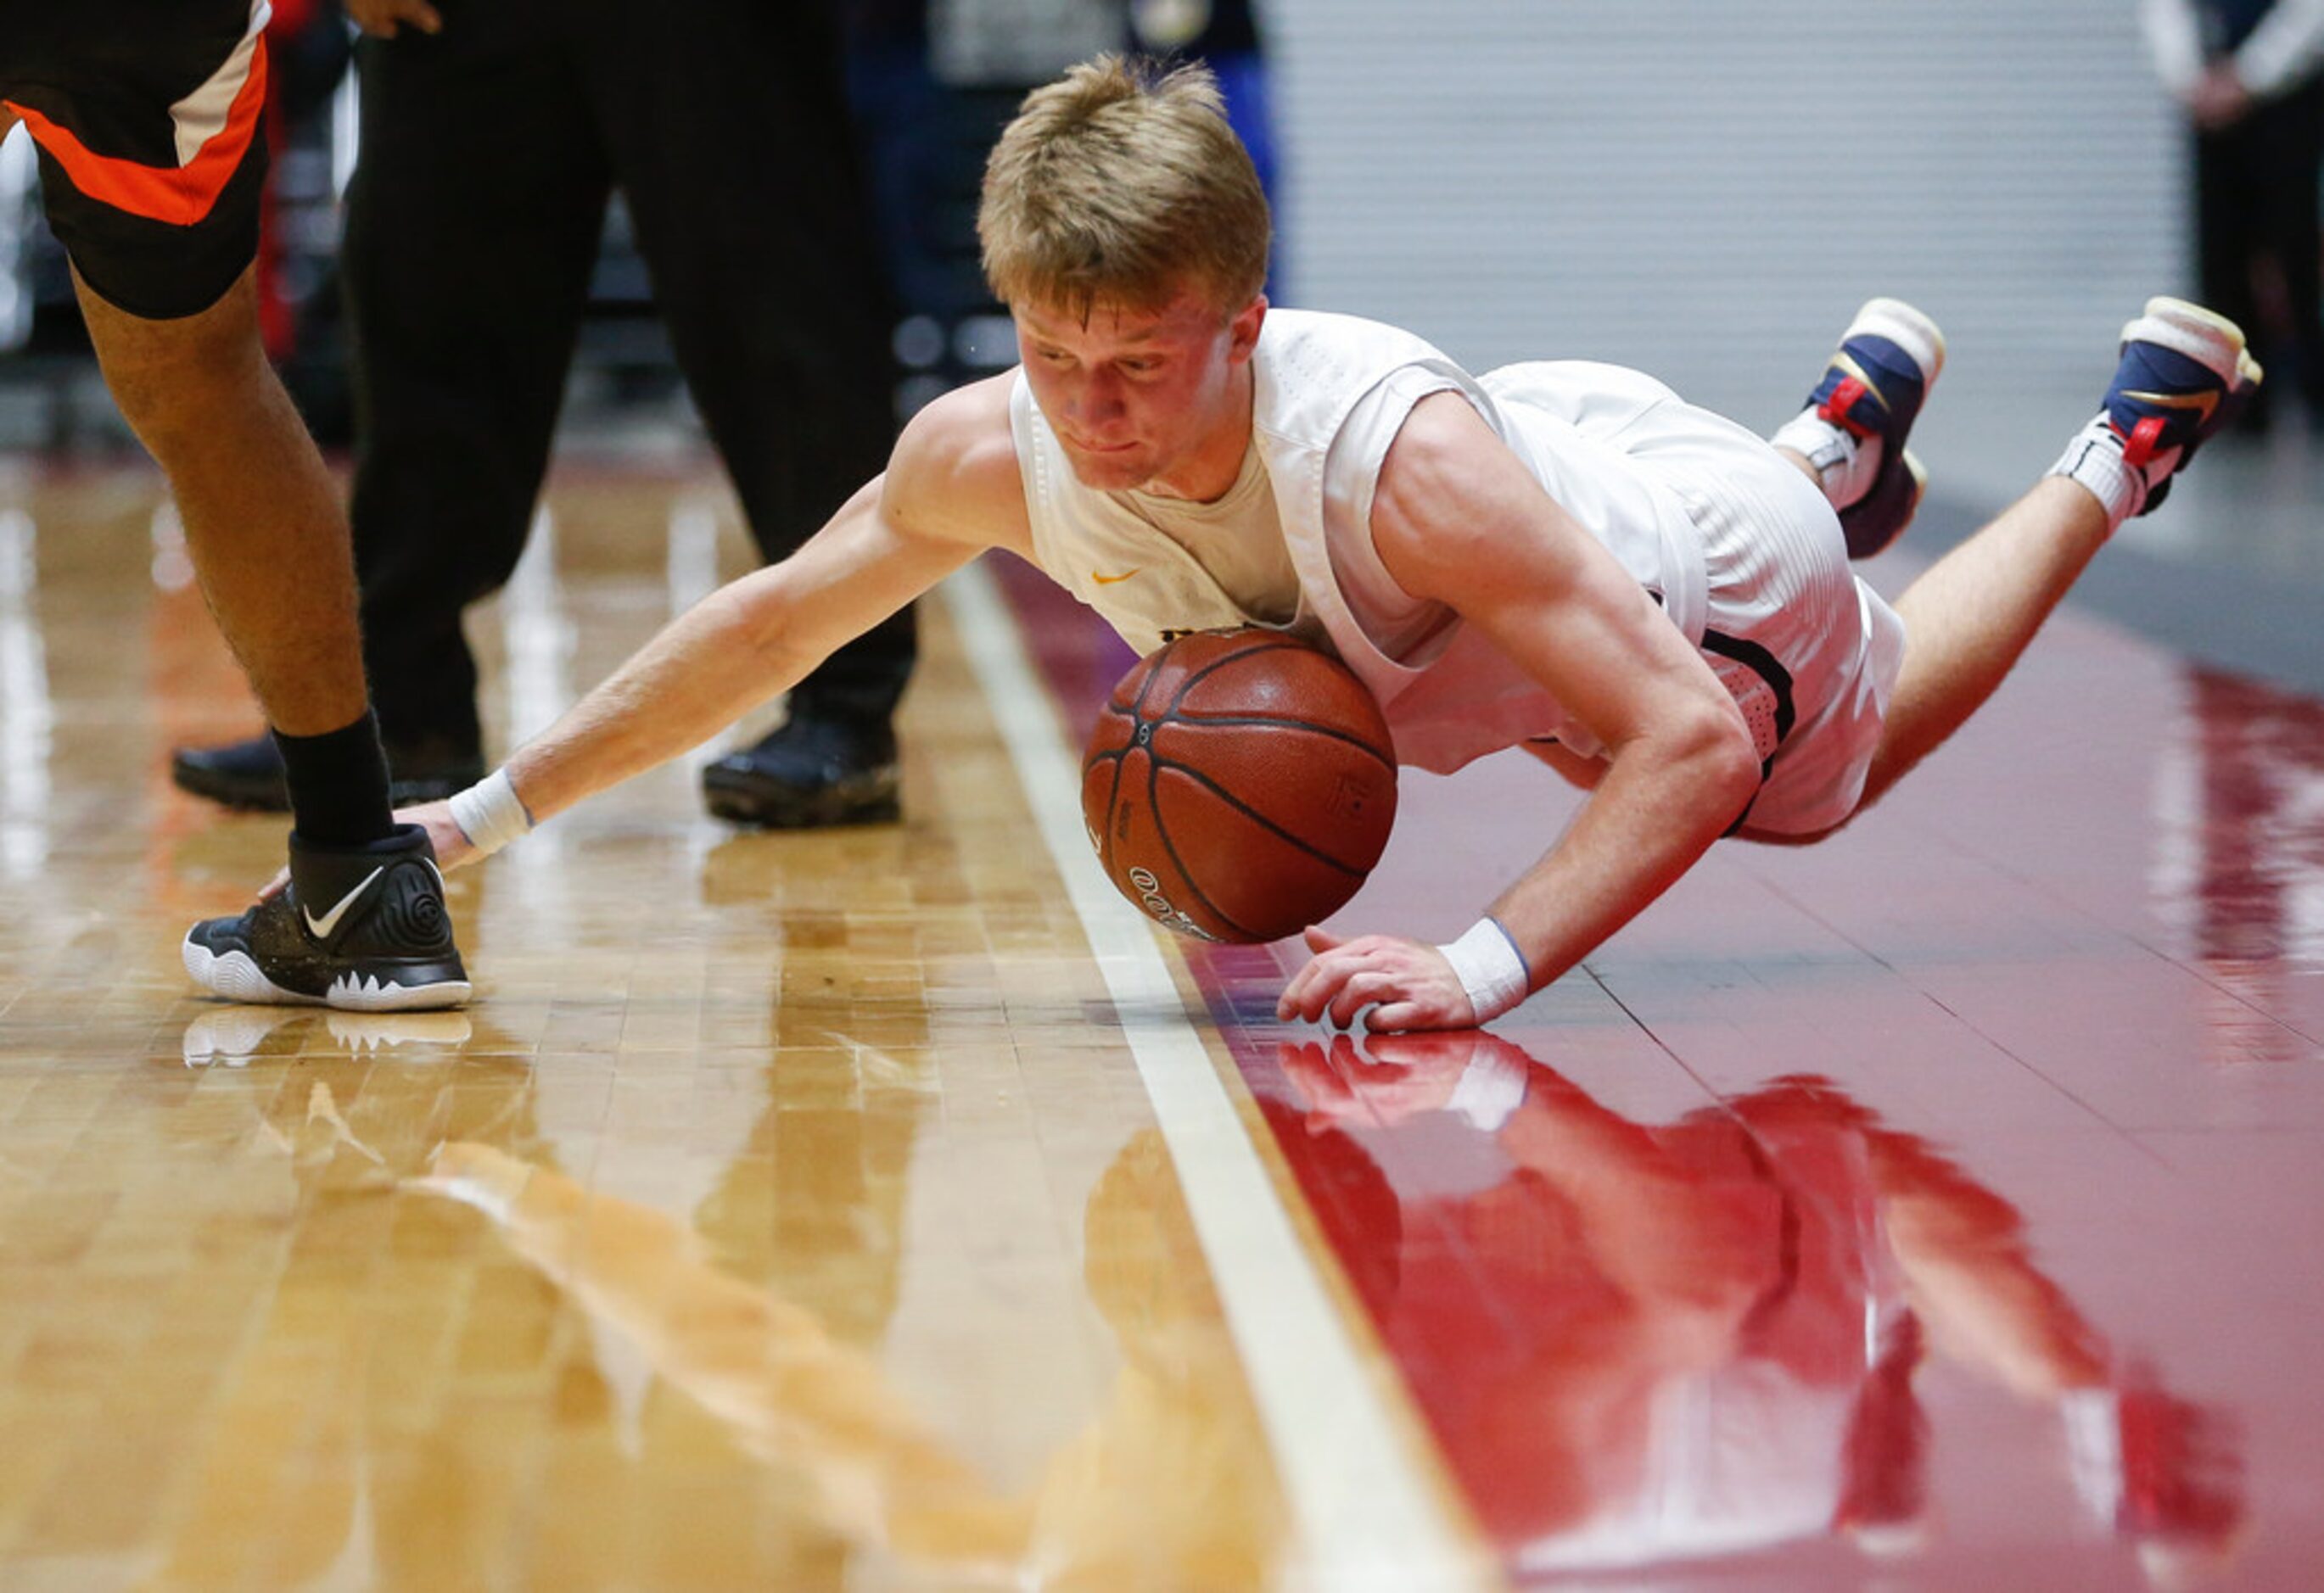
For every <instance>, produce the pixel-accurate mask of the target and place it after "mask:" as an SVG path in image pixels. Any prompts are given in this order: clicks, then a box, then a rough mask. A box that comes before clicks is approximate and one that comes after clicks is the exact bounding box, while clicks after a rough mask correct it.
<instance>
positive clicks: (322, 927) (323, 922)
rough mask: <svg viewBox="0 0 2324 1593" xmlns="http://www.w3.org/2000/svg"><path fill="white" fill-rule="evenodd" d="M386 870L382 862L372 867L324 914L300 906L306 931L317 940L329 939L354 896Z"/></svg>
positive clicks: (351, 904)
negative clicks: (305, 921)
mask: <svg viewBox="0 0 2324 1593" xmlns="http://www.w3.org/2000/svg"><path fill="white" fill-rule="evenodd" d="M386 872H387V866H386V865H385V864H384V863H383V864H382V865H380V866H379V867H378V868H376V869H374V870H372V871H371V872H370V873H368V874H365V875H364V877H363V880H362V882H361V883H360V884H358V885H357V886H356V887H355V889H353V890H350V891H348V892H347V893H346V895H345V896H343V897H341V898H339V900H338V905H337V907H333V908H332V909H331V910H330V911H329V912H327V913H326V914H324V915H323V916H321V917H319V918H318V917H316V916H315V915H314V913H313V911H312V910H310V909H309V908H306V907H301V908H300V909H299V910H300V912H302V913H305V914H306V915H307V933H308V934H309V935H313V936H314V937H315V938H316V939H317V940H328V939H330V937H331V931H332V930H334V929H337V927H338V926H339V920H340V919H342V918H344V917H346V916H347V909H348V908H349V907H354V906H355V898H357V897H359V896H361V895H363V893H364V891H366V890H369V889H371V885H372V881H373V880H374V879H378V878H379V877H380V876H381V875H382V874H384V873H386Z"/></svg>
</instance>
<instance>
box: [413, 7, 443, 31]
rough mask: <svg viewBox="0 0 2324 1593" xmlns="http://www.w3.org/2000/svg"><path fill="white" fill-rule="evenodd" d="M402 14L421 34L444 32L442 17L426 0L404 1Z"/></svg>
mask: <svg viewBox="0 0 2324 1593" xmlns="http://www.w3.org/2000/svg"><path fill="white" fill-rule="evenodd" d="M403 14H404V15H405V16H406V17H407V18H409V19H410V22H411V23H412V24H413V25H414V26H416V27H417V28H418V29H419V30H420V32H423V33H440V32H443V31H444V17H443V14H441V13H440V12H438V10H437V9H436V8H435V7H434V6H432V5H429V4H428V0H405V5H404V7H403Z"/></svg>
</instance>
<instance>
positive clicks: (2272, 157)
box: [2195, 81, 2324, 406]
mask: <svg viewBox="0 0 2324 1593" xmlns="http://www.w3.org/2000/svg"><path fill="white" fill-rule="evenodd" d="M2319 173H2324V81H2319V82H2314V83H2310V84H2309V85H2308V86H2307V87H2303V88H2301V89H2300V90H2299V91H2298V92H2297V93H2294V94H2292V95H2289V96H2287V97H2284V98H2282V99H2278V100H2273V101H2270V102H2269V103H2268V104H2266V105H2263V106H2259V107H2258V108H2256V109H2255V110H2254V111H2253V112H2252V113H2251V114H2250V115H2247V116H2246V117H2245V118H2244V119H2243V120H2242V121H2240V122H2237V123H2236V124H2233V125H2232V126H2228V127H2224V128H2221V129H2219V130H2218V132H2215V133H2203V134H2197V135H2196V138H2195V208H2196V236H2197V239H2198V244H2197V249H2198V254H2199V258H2198V262H2197V263H2198V267H2199V275H2200V279H2201V281H2202V290H2203V296H2204V302H2206V303H2207V304H2209V306H2210V307H2211V308H2213V309H2216V310H2218V312H2219V313H2220V314H2221V315H2223V316H2226V317H2227V318H2229V319H2230V320H2232V321H2234V322H2236V325H2238V326H2240V327H2243V328H2244V330H2245V331H2246V333H2248V334H2249V335H2250V336H2251V339H2252V345H2253V350H2254V352H2255V353H2256V354H2257V355H2259V357H2260V358H2261V360H2262V361H2263V362H2264V363H2267V364H2270V365H2271V366H2272V367H2274V366H2282V365H2286V364H2289V365H2290V366H2291V367H2292V368H2291V369H2282V370H2278V369H2273V368H2272V369H2271V370H2270V372H2269V380H2268V382H2267V383H2266V385H2265V386H2264V387H2263V388H2261V390H2260V391H2261V393H2262V395H2263V396H2266V395H2268V394H2269V393H2270V392H2271V391H2273V393H2274V395H2275V396H2278V397H2280V398H2284V399H2289V398H2291V397H2292V396H2293V395H2294V393H2295V392H2297V393H2301V394H2304V396H2305V397H2306V398H2307V399H2308V401H2309V402H2310V405H2311V406H2317V405H2324V313H2319V292H2324V286H2319V263H2324V262H2319V248H2318V237H2317V230H2318V221H2319V202H2318V194H2317V183H2318V180H2319ZM2263 260H2266V261H2272V262H2273V263H2274V265H2275V268H2276V269H2277V270H2278V271H2279V272H2282V278H2283V287H2284V304H2283V308H2284V310H2285V311H2286V312H2288V318H2289V324H2288V325H2287V324H2280V323H2279V322H2278V320H2277V318H2276V317H2275V315H2273V314H2272V313H2271V314H2262V305H2261V301H2260V299H2259V296H2258V294H2257V293H2256V292H2255V289H2254V272H2253V268H2254V267H2255V265H2256V264H2257V263H2258V262H2261V261H2263Z"/></svg>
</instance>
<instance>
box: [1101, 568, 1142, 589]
mask: <svg viewBox="0 0 2324 1593" xmlns="http://www.w3.org/2000/svg"><path fill="white" fill-rule="evenodd" d="M1145 567H1146V566H1144V565H1139V566H1138V569H1137V570H1124V571H1122V572H1121V574H1120V575H1118V576H1101V575H1099V574H1098V573H1097V572H1096V571H1095V570H1092V571H1091V572H1090V579H1091V580H1093V581H1095V582H1096V583H1097V584H1098V585H1101V586H1118V585H1120V584H1121V583H1122V582H1124V581H1127V580H1128V579H1130V576H1134V575H1136V574H1137V573H1138V570H1142V569H1144V568H1145Z"/></svg>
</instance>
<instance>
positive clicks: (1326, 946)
mask: <svg viewBox="0 0 2324 1593" xmlns="http://www.w3.org/2000/svg"><path fill="white" fill-rule="evenodd" d="M1305 937H1306V941H1307V949H1308V950H1309V951H1311V952H1313V953H1315V954H1316V955H1317V956H1321V955H1323V953H1325V952H1328V951H1330V950H1332V949H1333V947H1334V946H1342V945H1345V944H1347V943H1346V942H1345V941H1343V940H1342V939H1341V938H1340V937H1339V936H1338V935H1333V933H1332V932H1331V931H1330V930H1328V929H1325V928H1323V926H1322V925H1317V924H1310V925H1307V929H1306V936H1305Z"/></svg>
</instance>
